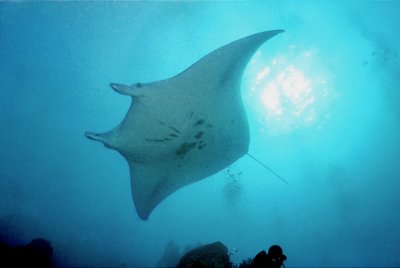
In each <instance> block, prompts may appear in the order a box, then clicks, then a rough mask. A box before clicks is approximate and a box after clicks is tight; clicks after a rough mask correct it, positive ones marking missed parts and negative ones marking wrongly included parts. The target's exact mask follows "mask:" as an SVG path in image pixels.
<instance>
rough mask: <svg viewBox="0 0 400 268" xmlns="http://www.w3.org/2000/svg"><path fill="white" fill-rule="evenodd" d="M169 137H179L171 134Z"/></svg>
mask: <svg viewBox="0 0 400 268" xmlns="http://www.w3.org/2000/svg"><path fill="white" fill-rule="evenodd" d="M169 136H170V137H174V138H176V137H178V135H176V134H169Z"/></svg>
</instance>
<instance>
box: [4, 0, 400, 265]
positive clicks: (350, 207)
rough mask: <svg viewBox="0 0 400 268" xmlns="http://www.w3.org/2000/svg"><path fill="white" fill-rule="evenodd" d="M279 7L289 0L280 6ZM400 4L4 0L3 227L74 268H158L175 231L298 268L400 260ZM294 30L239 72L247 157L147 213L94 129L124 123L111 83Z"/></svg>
mask: <svg viewBox="0 0 400 268" xmlns="http://www.w3.org/2000/svg"><path fill="white" fill-rule="evenodd" d="M277 2H278V1H277ZM399 12H400V2H398V1H354V2H352V1H341V2H327V1H321V2H318V3H317V2H316V1H313V2H311V1H310V2H305V1H301V2H286V1H279V3H275V2H217V3H210V2H170V3H167V2H150V3H146V2H39V3H35V2H1V3H0V84H1V90H0V109H1V112H0V125H1V134H0V148H1V149H0V160H1V161H0V201H1V202H0V236H1V238H2V239H5V240H7V241H10V243H14V244H22V243H27V242H29V241H30V240H32V239H33V238H36V237H44V238H46V239H48V240H50V241H51V243H52V245H53V248H54V255H55V256H54V257H55V259H56V260H57V262H58V263H59V264H60V265H62V266H119V265H122V264H127V265H137V266H154V265H156V264H157V262H158V260H159V259H160V257H161V256H162V254H163V252H164V249H165V247H166V245H167V244H168V242H169V241H173V243H174V244H175V245H176V246H177V247H178V248H179V251H180V252H183V251H184V249H185V247H186V246H188V245H189V246H192V247H193V246H196V245H198V244H200V243H201V244H206V243H210V242H214V241H218V240H219V241H222V242H223V243H224V244H225V245H227V247H228V248H229V249H233V248H236V249H237V250H238V252H237V254H236V255H233V256H232V257H231V259H232V261H233V262H235V263H239V262H240V261H241V260H242V259H246V258H250V257H254V256H255V254H256V253H257V252H258V251H260V250H262V249H267V248H268V247H269V246H270V245H272V244H275V243H277V244H279V245H281V246H282V247H283V249H284V252H285V254H286V255H287V256H288V260H287V261H286V266H287V267H295V266H297V267H299V266H303V267H304V266H308V267H327V266H330V267H332V266H336V267H349V266H357V267H360V266H369V267H370V266H379V267H383V266H386V267H387V266H400V213H398V210H399V209H398V207H399V205H400V182H399V177H400V160H399V159H400V138H399V137H400V106H399V101H400V91H399V89H400V83H399V77H400V64H399V63H400V57H399V47H398V44H399V42H400V37H399V34H398V25H400V17H399V16H398V14H399ZM272 29H285V33H283V34H281V35H279V36H277V37H274V38H273V39H271V40H270V41H268V42H266V43H265V44H264V45H263V46H262V47H261V48H260V50H259V51H258V52H257V53H256V55H255V56H254V58H253V60H252V61H251V63H250V64H249V66H248V68H247V70H246V72H245V74H244V78H243V83H242V84H243V87H242V94H243V99H244V102H245V104H246V109H247V112H248V116H249V121H250V128H251V142H250V153H251V154H252V155H254V156H255V157H257V159H259V160H260V161H262V162H263V163H265V164H267V165H268V166H269V167H270V168H272V169H273V170H274V171H275V172H277V173H278V174H279V175H280V176H282V177H283V178H284V179H285V180H286V181H287V182H288V184H286V183H284V182H282V181H281V180H280V179H279V178H277V177H275V176H274V175H272V174H271V173H269V172H268V171H267V170H266V169H265V168H263V167H262V166H261V165H259V164H258V163H257V162H256V161H254V160H252V159H251V158H249V157H246V156H244V157H243V158H241V159H240V160H238V161H237V162H236V163H235V164H234V165H232V166H231V167H229V169H227V170H223V171H221V172H220V173H218V174H215V175H214V176H212V177H210V178H207V179H205V180H202V181H200V182H197V183H195V184H192V185H190V186H188V187H185V188H183V189H180V190H179V191H177V192H176V193H174V194H173V195H171V196H170V197H168V198H167V199H166V200H164V201H163V202H162V203H161V204H160V205H159V206H158V207H157V208H156V209H155V210H154V211H153V213H152V214H151V215H150V219H149V220H148V221H142V220H140V218H139V217H138V215H137V214H136V211H135V208H134V205H133V203H132V199H131V193H130V181H129V170H128V165H127V164H126V161H125V160H124V159H123V158H122V157H121V156H120V155H119V154H117V153H116V152H115V151H111V150H108V149H106V148H104V147H103V146H101V145H100V144H98V143H94V142H91V141H89V140H87V139H86V138H85V137H84V135H83V133H84V132H85V131H87V130H91V131H99V132H102V131H106V130H109V129H111V128H113V127H115V126H116V125H117V124H118V123H120V121H121V120H122V119H123V117H124V115H125V113H126V111H127V109H128V107H129V105H130V100H129V98H128V97H126V96H122V95H119V94H116V93H115V92H113V91H112V90H111V89H110V88H109V87H108V84H109V83H110V82H121V83H126V84H131V83H136V82H151V81H156V80H160V79H165V78H168V77H171V76H174V75H176V74H178V73H179V72H181V71H182V70H184V69H185V68H186V67H188V66H190V65H191V64H192V63H194V62H195V61H196V60H198V59H199V58H200V57H202V56H204V55H205V54H207V53H208V52H210V51H212V50H213V49H216V48H218V47H220V46H222V45H224V44H226V43H228V42H231V41H233V40H236V39H238V38H241V37H244V36H247V35H249V34H253V33H256V32H259V31H264V30H272Z"/></svg>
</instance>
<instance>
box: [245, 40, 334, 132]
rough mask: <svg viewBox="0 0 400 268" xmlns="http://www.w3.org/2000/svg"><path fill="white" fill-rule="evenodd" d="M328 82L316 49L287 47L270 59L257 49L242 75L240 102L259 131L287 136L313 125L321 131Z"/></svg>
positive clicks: (325, 70) (327, 76) (328, 95)
mask: <svg viewBox="0 0 400 268" xmlns="http://www.w3.org/2000/svg"><path fill="white" fill-rule="evenodd" d="M268 55H269V54H268ZM283 55H285V56H283ZM328 81H330V78H329V72H328V70H327V67H326V66H325V65H323V64H322V60H321V57H320V55H319V53H318V50H316V49H305V48H302V47H298V46H295V45H291V46H289V47H288V51H287V52H285V53H282V54H281V55H278V56H276V57H273V58H271V57H264V53H263V52H262V50H260V51H258V53H257V54H256V55H255V57H254V58H253V60H252V62H251V65H250V67H249V70H248V71H247V75H246V76H245V80H244V83H245V87H244V88H247V89H248V90H245V93H244V99H245V101H246V103H247V104H248V107H250V110H252V111H253V112H254V114H255V117H256V120H257V122H258V124H259V130H260V131H261V132H268V133H269V134H282V133H286V134H287V133H290V132H292V131H294V130H296V129H299V128H303V127H307V126H311V125H315V124H317V127H318V128H321V127H322V126H323V121H324V119H325V118H327V117H328V116H329V115H328V113H327V107H328V106H329V103H330V101H331V99H332V85H331V83H330V82H328Z"/></svg>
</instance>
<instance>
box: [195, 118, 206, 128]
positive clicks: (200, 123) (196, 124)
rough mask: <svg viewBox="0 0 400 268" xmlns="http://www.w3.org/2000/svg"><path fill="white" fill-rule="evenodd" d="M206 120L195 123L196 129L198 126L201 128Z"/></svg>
mask: <svg viewBox="0 0 400 268" xmlns="http://www.w3.org/2000/svg"><path fill="white" fill-rule="evenodd" d="M204 122H205V121H204V120H203V119H200V120H198V121H197V122H196V123H194V126H195V127H197V126H201V125H202V124H204Z"/></svg>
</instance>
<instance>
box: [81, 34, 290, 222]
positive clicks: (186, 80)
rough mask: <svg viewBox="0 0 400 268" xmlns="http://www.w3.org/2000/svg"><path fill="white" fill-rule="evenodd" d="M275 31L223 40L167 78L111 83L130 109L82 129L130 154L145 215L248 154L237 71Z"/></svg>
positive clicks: (135, 192)
mask: <svg viewBox="0 0 400 268" xmlns="http://www.w3.org/2000/svg"><path fill="white" fill-rule="evenodd" d="M281 32H283V31H282V30H273V31H266V32H260V33H257V34H253V35H250V36H247V37H244V38H242V39H239V40H237V41H234V42H232V43H229V44H227V45H225V46H223V47H220V48H218V49H216V50H214V51H213V52H211V53H210V54H208V55H206V56H204V57H203V58H201V59H200V60H199V61H197V62H196V63H194V64H193V65H192V66H190V67H189V68H188V69H186V70H185V71H183V72H182V73H180V74H179V75H177V76H174V77H172V78H170V79H166V80H161V81H157V82H152V83H147V84H141V83H136V84H133V85H130V86H128V85H122V84H115V83H113V84H111V87H112V88H113V89H114V90H115V91H117V92H118V93H121V94H124V95H128V96H131V97H132V103H131V106H130V108H129V111H128V113H127V114H126V116H125V118H124V120H123V121H122V122H121V124H120V125H118V126H117V127H116V128H114V129H113V130H111V131H109V132H105V133H102V134H95V133H91V132H86V133H85V135H86V137H88V138H89V139H92V140H96V141H100V142H102V143H103V144H104V145H105V146H107V147H109V148H112V149H115V150H117V151H118V152H119V153H121V154H122V155H123V156H124V157H125V159H126V160H127V161H128V164H129V169H130V175H131V188H132V197H133V201H134V203H135V206H136V210H137V213H138V215H139V216H140V218H142V219H143V220H146V219H148V217H149V215H150V213H151V212H152V210H153V209H154V208H155V207H156V206H157V205H158V204H159V203H160V202H161V201H162V200H163V199H165V198H166V197H167V196H169V195H170V194H172V193H173V192H175V191H176V190H178V189H179V188H182V187H184V186H186V185H188V184H191V183H193V182H196V181H198V180H201V179H204V178H206V177H208V176H210V175H212V174H214V173H216V172H218V171H220V170H221V169H223V168H225V167H227V166H228V165H230V164H232V163H233V162H235V161H236V160H237V159H238V158H240V157H242V156H243V155H244V154H246V153H247V151H248V147H249V126H248V121H247V116H246V112H245V110H244V107H243V102H242V98H241V93H240V85H241V80H242V75H243V71H244V69H245V68H246V65H247V63H248V62H249V60H250V58H251V57H252V56H253V54H254V53H255V51H256V50H257V49H258V48H259V47H260V46H261V45H262V44H263V43H264V42H265V41H266V40H268V39H270V38H271V37H273V36H275V35H277V34H279V33H281Z"/></svg>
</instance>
